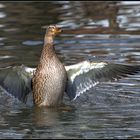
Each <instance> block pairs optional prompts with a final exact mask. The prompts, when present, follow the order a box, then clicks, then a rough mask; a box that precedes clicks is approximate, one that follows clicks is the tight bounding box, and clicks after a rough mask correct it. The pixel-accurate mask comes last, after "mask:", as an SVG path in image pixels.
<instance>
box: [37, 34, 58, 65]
mask: <svg viewBox="0 0 140 140" xmlns="http://www.w3.org/2000/svg"><path fill="white" fill-rule="evenodd" d="M53 39H54V36H53V35H49V34H48V35H46V36H45V38H44V47H43V49H42V53H41V57H40V64H41V65H42V66H46V65H47V64H48V63H49V62H51V59H52V58H54V57H57V56H56V52H55V48H54V46H53Z"/></svg>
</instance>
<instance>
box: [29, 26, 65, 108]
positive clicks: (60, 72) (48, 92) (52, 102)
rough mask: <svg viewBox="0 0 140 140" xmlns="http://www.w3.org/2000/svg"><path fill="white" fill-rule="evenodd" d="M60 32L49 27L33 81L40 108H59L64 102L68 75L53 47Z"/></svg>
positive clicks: (37, 103) (34, 94) (34, 93)
mask: <svg viewBox="0 0 140 140" xmlns="http://www.w3.org/2000/svg"><path fill="white" fill-rule="evenodd" d="M59 32H61V29H59V28H58V27H56V26H49V28H48V30H47V32H46V35H45V39H44V47H43V50H42V54H41V57H40V61H39V64H38V66H37V69H36V72H35V74H34V76H33V79H32V86H33V87H32V92H33V100H34V103H35V104H36V105H38V106H48V107H49V106H58V105H60V104H61V102H62V98H63V93H64V90H65V85H66V79H67V75H66V70H65V68H64V66H63V64H62V63H61V62H60V61H59V59H58V57H57V55H56V53H55V49H54V47H53V38H54V36H55V35H57V33H59Z"/></svg>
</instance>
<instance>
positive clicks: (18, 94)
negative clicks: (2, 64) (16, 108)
mask: <svg viewBox="0 0 140 140" xmlns="http://www.w3.org/2000/svg"><path fill="white" fill-rule="evenodd" d="M32 75H33V69H30V68H28V67H25V66H24V65H21V66H14V67H11V66H10V67H7V68H0V85H1V86H2V88H4V89H5V90H6V91H7V92H8V93H9V94H11V95H12V96H14V97H15V98H18V99H19V100H21V101H22V102H26V99H27V95H28V94H29V93H30V92H31V79H32Z"/></svg>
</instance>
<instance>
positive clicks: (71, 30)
mask: <svg viewBox="0 0 140 140" xmlns="http://www.w3.org/2000/svg"><path fill="white" fill-rule="evenodd" d="M139 22H140V2H138V1H137V2H133V1H130V2H128V1H123V2H122V1H118V2H114V1H112V2H105V1H104V2H86V1H85V2H80V1H54V2H53V1H52V2H51V1H50V2H0V67H5V66H9V65H13V64H15V65H16V64H25V65H27V66H29V67H36V66H37V64H38V61H39V57H40V53H41V50H42V46H43V38H44V34H45V30H44V29H42V28H41V27H42V26H45V25H50V24H57V25H59V26H61V27H62V28H63V30H64V31H63V33H62V34H61V35H60V36H58V37H57V38H56V39H55V48H56V51H57V54H58V55H59V57H60V59H61V60H62V61H63V63H65V64H67V65H68V64H75V63H77V62H80V61H82V60H85V59H87V58H91V59H93V60H97V59H99V60H104V61H110V62H114V63H115V62H121V63H127V64H139V62H140V24H139ZM1 94H4V93H3V92H1ZM17 102H18V101H17ZM17 102H16V101H15V104H14V105H13V103H11V102H10V101H9V99H8V98H6V99H4V100H2V101H1V102H0V138H117V139H119V138H140V75H139V74H137V75H135V76H131V77H129V78H125V79H122V80H120V81H118V82H114V83H103V84H99V85H97V86H96V87H94V88H93V89H91V90H90V91H88V92H87V93H85V94H84V95H81V97H80V98H79V99H77V100H76V101H75V102H70V101H69V100H68V99H67V98H66V97H65V98H64V102H65V103H66V104H68V105H71V106H72V109H71V110H56V109H45V108H41V109H40V108H35V107H27V106H25V105H23V104H22V103H17Z"/></svg>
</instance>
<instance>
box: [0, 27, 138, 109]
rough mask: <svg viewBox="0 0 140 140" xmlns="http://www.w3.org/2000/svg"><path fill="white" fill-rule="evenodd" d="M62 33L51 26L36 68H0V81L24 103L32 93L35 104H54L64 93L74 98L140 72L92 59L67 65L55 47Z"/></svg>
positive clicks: (133, 68) (57, 103)
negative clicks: (54, 44) (95, 87)
mask: <svg viewBox="0 0 140 140" xmlns="http://www.w3.org/2000/svg"><path fill="white" fill-rule="evenodd" d="M60 32H61V29H60V28H58V27H57V26H52V25H51V26H49V27H48V29H47V31H46V35H45V39H44V47H43V50H42V53H41V57H40V61H39V64H38V66H37V68H36V70H35V69H30V68H28V67H26V66H24V65H21V66H15V67H7V68H2V69H0V84H1V86H2V87H3V88H5V89H6V90H7V91H8V93H10V94H11V95H13V96H14V97H16V98H18V99H19V100H21V101H22V102H24V103H26V102H27V100H28V97H29V95H30V94H29V93H32V94H33V102H34V104H35V105H37V106H47V107H54V106H59V105H60V104H61V103H62V100H63V94H64V92H66V93H67V95H68V96H69V97H70V99H71V100H75V99H76V98H77V97H78V96H79V95H80V94H82V93H84V92H86V91H87V90H89V89H90V88H91V87H93V86H95V85H96V84H98V83H99V82H105V81H109V80H116V79H120V78H122V77H126V76H128V75H130V74H135V73H137V72H138V71H140V66H139V65H136V66H133V65H123V64H113V63H108V62H93V61H92V62H91V61H89V60H85V61H83V62H80V63H78V64H75V65H70V66H64V65H63V64H62V63H61V62H60V60H59V58H58V56H57V55H56V52H55V48H54V46H53V40H54V37H55V35H57V34H58V33H60ZM34 70H35V72H34V74H32V73H33V71H34Z"/></svg>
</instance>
